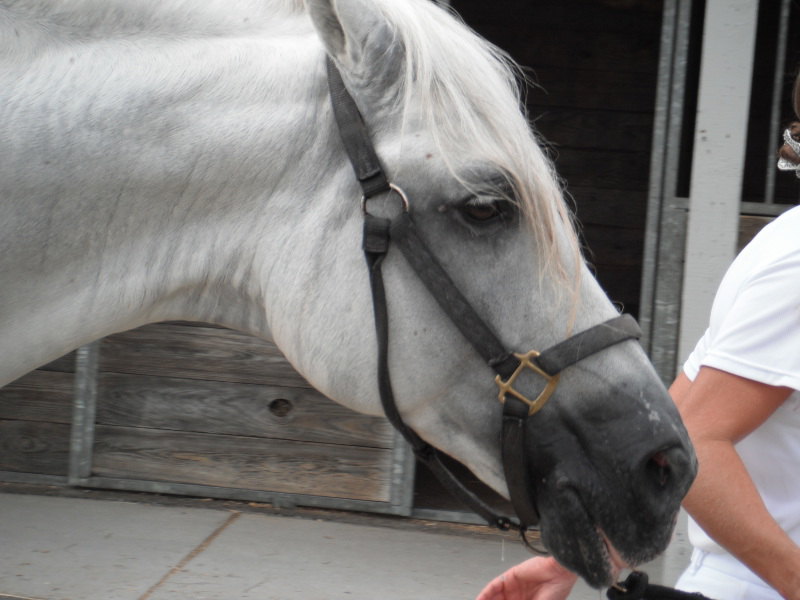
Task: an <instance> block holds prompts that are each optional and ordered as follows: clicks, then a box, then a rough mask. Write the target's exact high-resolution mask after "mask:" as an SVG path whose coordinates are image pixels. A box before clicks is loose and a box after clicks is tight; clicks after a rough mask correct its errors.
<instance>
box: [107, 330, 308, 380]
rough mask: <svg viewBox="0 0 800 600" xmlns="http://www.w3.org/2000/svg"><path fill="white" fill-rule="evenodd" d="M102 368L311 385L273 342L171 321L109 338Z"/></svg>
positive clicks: (190, 376)
mask: <svg viewBox="0 0 800 600" xmlns="http://www.w3.org/2000/svg"><path fill="white" fill-rule="evenodd" d="M100 371H106V372H108V371H111V372H115V373H137V374H141V375H156V376H164V377H183V378H187V379H201V380H208V381H231V382H237V383H256V384H264V385H282V386H288V387H305V388H308V387H310V386H309V384H308V382H306V380H305V379H303V377H301V376H300V374H298V373H297V372H296V371H294V369H292V368H291V367H290V366H289V364H288V363H287V362H286V359H285V358H284V357H283V355H282V354H281V353H280V351H279V350H278V349H277V348H276V347H275V345H274V344H271V343H269V342H266V341H263V340H260V339H257V338H255V337H252V336H249V335H247V334H244V333H240V332H238V331H232V330H230V329H221V328H217V327H200V326H191V327H190V326H187V325H181V324H172V323H160V324H156V325H147V326H145V327H140V328H139V329H135V330H133V331H126V332H124V333H119V334H116V335H112V336H109V337H107V338H105V339H104V340H103V344H102V347H101V349H100Z"/></svg>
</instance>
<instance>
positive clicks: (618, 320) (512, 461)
mask: <svg viewBox="0 0 800 600" xmlns="http://www.w3.org/2000/svg"><path fill="white" fill-rule="evenodd" d="M327 70H328V86H329V88H330V96H331V102H332V105H333V112H334V116H335V119H336V123H337V125H338V128H339V133H340V135H341V138H342V142H343V144H344V147H345V149H346V151H347V155H348V157H349V159H350V162H351V164H352V166H353V170H354V172H355V175H356V178H357V179H358V181H359V183H360V185H361V188H362V191H363V194H364V195H363V199H362V207H363V213H364V238H363V250H364V255H365V257H366V260H367V266H368V268H369V276H370V286H371V290H372V303H373V311H374V314H375V330H376V334H377V339H378V390H379V393H380V397H381V404H382V405H383V410H384V412H385V413H386V417H387V419H388V420H389V422H390V423H391V424H392V425H393V426H394V427H395V428H396V429H397V430H398V431H399V432H400V433H401V434H402V435H403V437H404V438H405V439H406V440H407V441H408V443H409V444H410V445H411V447H412V449H413V451H414V454H415V455H416V456H417V457H418V458H419V459H420V460H421V461H422V462H424V463H425V464H426V465H427V466H428V468H430V469H431V471H432V472H433V473H434V475H435V476H436V477H437V479H439V481H440V483H442V485H443V486H444V487H445V488H446V489H447V490H448V491H449V492H450V493H452V494H453V495H454V496H455V497H456V498H458V499H460V500H461V501H462V502H464V503H465V504H466V505H467V506H469V507H470V508H471V509H472V510H473V511H474V512H476V513H477V514H479V515H480V516H481V517H483V518H484V519H486V521H487V522H488V523H489V524H490V525H492V526H494V527H497V528H498V529H501V530H509V529H516V530H519V531H520V532H521V533H522V536H523V540H525V532H526V530H527V529H528V528H529V527H531V526H533V525H536V524H537V523H538V522H539V513H538V511H537V508H536V500H535V498H534V497H533V486H532V485H531V484H530V481H529V475H528V473H529V469H528V464H527V458H526V454H525V423H526V421H527V419H528V418H529V417H530V416H531V415H533V414H535V413H536V412H537V411H538V410H539V409H541V408H542V407H543V406H544V404H545V403H546V402H547V400H548V398H549V397H550V395H551V394H552V393H553V391H555V388H556V386H557V385H558V377H559V373H560V372H561V371H562V370H563V369H565V368H566V367H568V366H570V365H573V364H575V363H576V362H578V361H580V360H582V359H584V358H586V357H587V356H590V355H592V354H595V353H596V352H599V351H601V350H603V349H605V348H608V347H609V346H613V345H615V344H618V343H620V342H624V341H626V340H630V339H637V338H639V337H640V336H641V331H640V329H639V326H638V325H637V324H636V321H635V320H634V319H633V317H631V316H630V315H621V316H619V317H615V318H613V319H610V320H608V321H606V322H604V323H601V324H599V325H596V326H594V327H592V328H590V329H587V330H586V331H583V332H581V333H578V334H576V335H574V336H572V337H570V338H568V339H567V340H565V341H563V342H561V343H559V344H556V345H555V346H553V347H551V348H549V349H547V350H545V351H544V352H541V353H540V352H536V351H530V352H527V353H524V354H519V353H512V352H509V351H508V350H506V349H505V347H504V345H503V344H502V343H501V342H500V340H499V339H498V337H497V335H495V333H494V332H493V331H492V329H491V328H490V327H489V326H488V325H487V324H486V322H485V321H483V319H481V318H480V316H478V314H477V313H476V312H475V310H474V309H473V308H472V306H471V305H470V304H469V302H468V301H467V300H466V298H465V297H464V296H463V294H462V293H461V292H460V291H459V289H458V288H457V287H456V285H455V284H454V283H453V281H452V279H451V278H450V276H449V275H448V274H447V272H446V271H445V270H444V269H443V268H442V266H441V265H440V264H439V261H437V260H436V258H435V257H434V256H433V254H431V252H430V250H429V249H428V247H427V246H426V245H425V243H424V242H423V241H422V239H421V238H420V237H419V235H418V233H417V230H416V227H415V225H414V221H413V219H412V218H411V214H410V206H409V201H408V198H407V197H406V195H405V193H404V192H403V191H402V190H401V189H400V188H399V187H397V186H395V185H394V184H392V183H390V182H389V180H388V179H387V177H386V174H385V172H384V170H383V167H382V166H381V163H380V160H379V159H378V156H377V154H376V153H375V149H374V147H373V145H372V142H371V141H370V137H369V132H368V131H367V128H366V125H365V124H364V120H363V118H362V116H361V113H360V112H359V110H358V107H357V106H356V104H355V101H354V100H353V98H352V96H350V94H349V93H348V91H347V89H346V88H345V86H344V82H343V81H342V76H341V74H340V73H339V71H338V69H337V68H336V66H335V65H334V64H333V61H332V60H331V59H330V58H327ZM386 193H393V194H396V195H397V196H398V197H399V199H400V200H401V203H402V211H401V212H400V214H399V215H398V216H396V217H394V218H392V219H385V218H381V217H377V216H374V215H372V214H370V213H369V212H368V210H367V207H366V203H367V201H368V200H369V199H370V198H372V197H373V196H377V195H381V194H386ZM390 242H394V244H395V245H396V246H397V247H398V248H399V249H400V251H401V252H402V253H403V256H404V257H405V259H406V261H408V263H409V264H410V266H411V267H412V268H413V269H414V271H415V272H416V274H417V276H418V277H419V278H420V280H421V281H422V282H423V284H424V285H425V287H426V288H427V290H428V291H429V292H430V294H431V295H432V296H433V297H434V298H435V299H436V302H437V303H438V304H439V306H440V307H441V308H442V310H444V312H445V313H446V314H447V315H448V317H449V318H450V320H451V321H452V322H453V324H454V325H455V326H456V327H457V328H458V330H459V331H460V332H461V334H462V335H463V336H464V337H465V338H466V339H467V341H469V342H470V344H471V345H472V347H473V348H475V350H476V351H477V352H478V354H480V355H481V357H482V358H483V359H484V361H485V362H486V363H487V364H488V365H489V366H490V367H491V368H492V369H493V370H494V371H495V372H496V373H497V376H496V377H495V381H496V382H497V385H498V387H499V389H500V392H499V400H500V402H501V403H502V404H503V433H502V438H503V439H502V459H503V470H504V472H505V478H506V484H507V485H508V489H509V495H510V497H511V504H512V506H513V507H514V511H515V512H516V513H517V517H518V519H519V522H518V523H517V522H514V521H512V520H511V519H509V518H508V517H504V516H501V515H498V514H496V513H495V512H494V511H493V510H492V509H491V508H490V507H489V506H488V505H486V504H485V503H484V502H483V501H482V500H480V499H479V498H478V497H477V496H476V495H475V494H473V493H472V492H471V491H469V490H468V489H467V488H466V487H465V486H464V484H462V483H461V482H460V481H459V480H458V478H457V477H456V476H455V475H454V474H453V473H452V471H450V470H449V469H448V468H447V466H445V464H444V462H443V461H442V455H441V453H440V452H439V450H437V449H436V448H434V447H433V446H431V445H430V444H428V443H427V442H425V441H424V440H423V439H422V438H420V437H419V435H417V433H416V432H415V431H414V430H413V429H411V428H410V427H408V425H406V424H405V422H404V421H403V419H402V417H401V416H400V412H399V411H398V409H397V405H396V403H395V400H394V393H393V391H392V384H391V379H390V376H389V360H388V358H389V356H388V355H389V352H388V350H389V326H388V324H389V318H388V309H387V304H386V292H385V289H384V285H383V274H382V270H381V266H382V263H383V260H384V258H385V257H386V254H387V252H388V251H389V244H390ZM526 370H530V371H532V372H534V373H535V374H536V375H537V376H539V377H542V378H544V379H545V381H546V385H545V387H544V389H543V391H542V392H541V393H540V394H539V395H538V397H537V398H535V399H533V400H531V399H529V398H527V397H526V396H525V395H524V394H523V393H522V392H520V391H519V390H517V389H515V388H514V384H515V383H516V381H517V379H518V378H519V376H520V375H521V374H522V373H523V372H524V371H526ZM525 542H526V544H527V540H525Z"/></svg>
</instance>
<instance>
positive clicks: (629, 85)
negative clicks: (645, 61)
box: [527, 66, 656, 121]
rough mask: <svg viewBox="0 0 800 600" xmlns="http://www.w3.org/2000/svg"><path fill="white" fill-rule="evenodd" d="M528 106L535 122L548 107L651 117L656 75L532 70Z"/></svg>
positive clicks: (608, 71)
mask: <svg viewBox="0 0 800 600" xmlns="http://www.w3.org/2000/svg"><path fill="white" fill-rule="evenodd" d="M529 76H530V79H531V82H532V83H533V86H532V87H531V88H530V89H529V91H528V95H527V104H528V107H529V111H530V114H531V116H532V117H533V120H534V121H536V119H537V118H538V117H539V115H540V114H541V113H542V112H544V110H545V109H546V108H548V107H563V108H571V109H587V110H605V111H625V112H635V113H652V112H653V109H654V106H655V84H656V82H655V74H653V75H643V74H642V73H628V72H624V71H623V72H620V71H613V70H604V71H603V72H602V73H598V72H597V71H592V70H589V69H578V68H572V69H566V68H563V67H562V68H550V67H544V66H537V67H535V68H533V67H531V68H530V69H529Z"/></svg>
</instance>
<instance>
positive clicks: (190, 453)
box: [0, 323, 395, 503]
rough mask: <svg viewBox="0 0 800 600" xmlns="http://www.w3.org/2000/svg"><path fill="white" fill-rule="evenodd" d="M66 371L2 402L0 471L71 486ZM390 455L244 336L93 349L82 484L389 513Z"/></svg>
mask: <svg viewBox="0 0 800 600" xmlns="http://www.w3.org/2000/svg"><path fill="white" fill-rule="evenodd" d="M73 364H74V355H70V356H68V357H65V358H64V359H62V360H60V361H57V362H56V363H54V364H53V365H49V366H48V367H46V368H45V369H40V370H37V371H34V372H33V373H30V374H29V375H26V376H25V377H23V378H21V379H20V380H18V381H16V382H14V383H12V384H10V385H9V386H7V387H5V388H4V389H2V390H0V471H7V472H17V473H34V474H44V475H51V476H53V475H55V476H62V477H63V476H66V475H67V472H68V461H69V458H68V453H69V445H70V423H71V421H72V400H73V370H74V368H73ZM394 443H395V442H394V434H393V431H392V429H391V426H390V425H389V424H388V422H387V421H386V420H385V419H382V418H375V417H368V416H365V415H361V414H358V413H355V412H353V411H351V410H349V409H346V408H343V407H341V406H340V405H338V404H336V403H334V402H332V401H330V400H328V399H327V398H325V397H323V396H322V395H321V394H319V393H318V392H316V391H315V390H313V389H312V388H311V387H310V386H309V384H308V383H307V382H306V381H305V380H304V379H303V378H302V377H301V376H300V375H299V374H298V373H297V372H296V371H294V369H292V367H291V366H290V365H289V364H288V363H287V362H286V361H285V360H284V358H283V357H282V355H281V354H280V352H279V351H278V350H277V349H276V348H275V346H274V345H272V344H270V343H267V342H264V341H261V340H258V339H256V338H253V337H251V336H247V335H244V334H241V333H238V332H234V331H230V330H227V329H222V328H216V327H211V326H191V325H189V324H184V323H167V324H157V325H149V326H146V327H142V328H140V329H137V330H134V331H129V332H125V333H120V334H118V335H113V336H110V337H108V338H106V339H104V340H103V341H102V343H101V345H100V349H99V373H98V374H97V411H96V417H95V419H94V440H93V444H92V451H91V472H90V477H94V478H111V479H127V480H143V481H159V482H169V483H182V484H196V485H205V486H218V487H224V488H239V489H246V490H263V491H270V492H278V493H282V494H300V495H312V496H320V497H330V498H343V499H350V500H359V501H368V502H383V503H389V502H390V501H391V500H392V498H391V493H392V490H391V474H392V466H393V465H392V461H393V448H394ZM101 487H102V485H101Z"/></svg>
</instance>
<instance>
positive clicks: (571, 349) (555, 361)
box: [536, 315, 642, 375]
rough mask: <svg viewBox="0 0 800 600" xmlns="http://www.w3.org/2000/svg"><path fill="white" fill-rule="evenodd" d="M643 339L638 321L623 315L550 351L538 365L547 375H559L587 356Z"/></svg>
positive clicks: (537, 359) (538, 361)
mask: <svg viewBox="0 0 800 600" xmlns="http://www.w3.org/2000/svg"><path fill="white" fill-rule="evenodd" d="M640 337H642V330H641V329H639V324H638V323H637V322H636V319H634V318H633V317H632V316H630V315H620V316H619V317H615V318H613V319H610V320H608V321H605V322H603V323H600V324H599V325H595V326H594V327H590V328H589V329H587V330H585V331H581V332H580V333H577V334H575V335H573V336H572V337H570V338H569V339H566V340H564V341H563V342H561V343H559V344H556V345H555V346H552V347H550V348H548V349H547V350H545V351H544V352H542V353H541V354H540V355H539V356H538V357H537V358H536V363H537V364H538V365H539V366H540V367H541V368H542V370H543V371H544V372H545V373H549V374H550V375H555V374H556V373H560V372H561V371H563V370H564V369H565V368H567V367H569V366H571V365H574V364H575V363H577V362H579V361H581V360H583V359H584V358H586V357H587V356H591V355H592V354H596V353H597V352H600V351H601V350H605V349H606V348H608V347H610V346H613V345H615V344H619V343H620V342H624V341H625V340H632V339H639V338H640Z"/></svg>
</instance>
